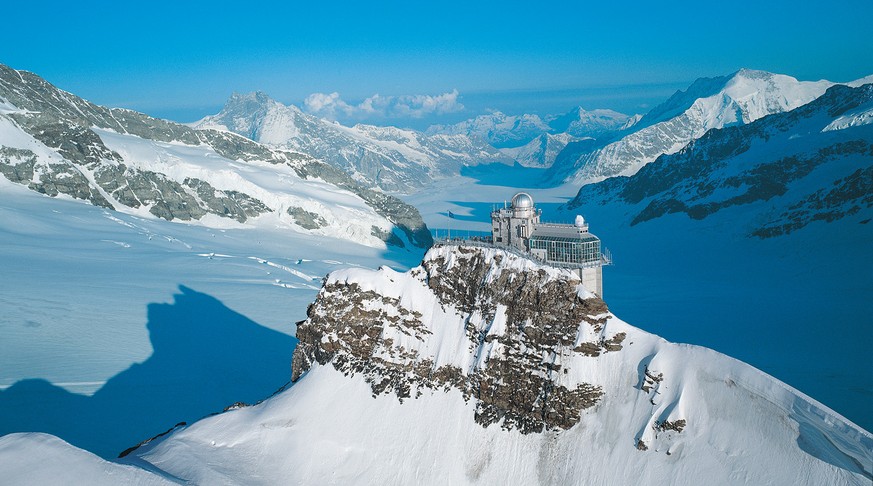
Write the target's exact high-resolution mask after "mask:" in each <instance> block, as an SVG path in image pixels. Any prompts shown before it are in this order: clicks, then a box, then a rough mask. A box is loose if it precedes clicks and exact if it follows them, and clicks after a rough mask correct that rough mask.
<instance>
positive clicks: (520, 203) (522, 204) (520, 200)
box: [512, 192, 534, 209]
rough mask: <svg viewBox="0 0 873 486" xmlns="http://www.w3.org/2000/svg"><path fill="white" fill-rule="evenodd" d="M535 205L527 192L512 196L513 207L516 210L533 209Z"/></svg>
mask: <svg viewBox="0 0 873 486" xmlns="http://www.w3.org/2000/svg"><path fill="white" fill-rule="evenodd" d="M533 205H534V204H533V198H532V197H530V194H528V193H526V192H519V193H518V194H516V195H515V196H512V207H513V208H515V209H526V208H532V207H533Z"/></svg>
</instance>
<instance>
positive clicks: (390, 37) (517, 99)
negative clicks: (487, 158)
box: [0, 0, 873, 126]
mask: <svg viewBox="0 0 873 486" xmlns="http://www.w3.org/2000/svg"><path fill="white" fill-rule="evenodd" d="M3 17H4V20H3V23H2V24H3V28H2V29H0V63H4V64H7V65H10V66H12V67H14V68H17V69H26V70H30V71H34V72H36V73H37V74H39V75H41V76H43V77H45V78H46V79H48V80H49V81H51V82H52V83H54V84H56V85H58V86H60V87H61V88H63V89H66V90H68V91H72V92H74V93H76V94H78V95H80V96H83V97H85V98H87V99H89V100H91V101H94V102H96V103H100V104H105V105H110V106H123V107H128V108H133V109H136V110H140V111H144V112H146V113H149V114H152V115H156V116H161V117H166V118H171V119H176V120H180V121H191V120H194V119H197V118H199V117H201V116H203V115H206V114H209V113H213V112H215V111H217V110H218V109H219V108H220V107H221V105H222V104H223V102H224V100H225V99H226V98H227V97H228V96H229V95H230V94H231V93H232V92H234V91H238V92H248V91H253V90H261V91H265V92H267V93H268V94H270V95H271V96H272V97H273V98H275V99H277V100H280V101H283V102H286V103H294V104H298V105H302V104H303V103H304V100H306V98H307V97H308V96H310V95H312V94H313V93H325V94H331V93H338V95H339V98H340V99H342V100H344V101H345V102H346V103H348V104H349V105H350V106H356V105H357V104H359V103H361V102H362V101H364V100H366V99H367V98H370V97H372V96H373V95H375V94H379V95H381V97H382V100H383V101H384V100H385V99H386V98H385V97H388V98H387V99H389V100H390V99H392V98H391V97H398V96H414V95H426V96H431V97H435V96H439V95H441V94H445V93H453V91H454V90H457V92H458V95H457V97H456V100H455V101H456V105H455V106H454V108H452V109H449V110H444V111H442V112H439V113H437V112H432V113H429V114H421V113H417V114H416V113H412V114H407V115H399V114H397V113H395V114H394V115H395V118H404V117H405V118H408V120H407V121H408V125H413V126H414V125H424V124H427V123H430V122H449V121H455V120H457V119H462V118H466V117H468V116H471V115H475V114H477V113H479V112H482V111H484V110H486V109H500V110H503V111H506V112H509V113H520V112H533V113H541V114H545V113H556V112H561V111H566V110H568V109H570V108H571V107H573V106H574V105H579V104H581V105H582V106H583V107H585V108H588V109H592V108H613V109H617V110H619V111H624V112H628V113H630V112H644V111H646V109H647V108H648V107H650V106H651V105H652V104H655V103H658V102H659V101H662V100H663V99H665V98H666V97H667V96H669V95H670V94H671V93H672V92H673V91H675V90H676V89H679V88H683V87H685V86H687V85H688V84H690V82H691V81H693V80H694V79H696V78H698V77H703V76H716V75H723V74H728V73H730V72H733V71H735V70H737V69H739V68H741V67H751V68H756V69H764V70H768V71H773V72H779V73H784V74H789V75H792V76H795V77H797V78H799V79H803V80H811V79H822V78H825V79H830V80H832V81H848V80H852V79H856V78H859V77H862V76H865V75H867V74H871V73H873V36H871V35H870V21H871V19H873V2H871V1H870V0H835V1H831V2H827V3H824V2H820V3H819V2H816V3H813V2H796V1H764V0H762V1H755V2H749V1H734V2H730V3H724V2H717V3H716V4H712V5H711V4H710V2H684V1H669V0H668V1H660V2H612V3H608V4H607V3H601V4H586V2H582V1H576V2H550V3H549V4H547V5H546V4H543V3H541V2H524V3H513V2H475V1H469V0H468V1H463V2H461V1H443V2H439V3H429V2H409V1H404V2H360V1H358V2H349V3H332V2H311V1H310V2H305V3H300V4H298V2H284V3H278V4H276V5H264V4H258V3H255V2H250V3H244V2H163V1H156V2H150V3H145V2H142V3H136V2H120V3H118V4H116V3H109V2H82V3H80V2H67V3H61V4H57V5H55V4H52V3H50V2H49V3H46V2H15V3H14V4H10V5H7V6H5V7H4V16H3ZM394 99H395V101H396V100H397V99H398V98H394ZM399 99H400V100H403V99H404V98H399ZM459 106H463V108H462V109H461V108H458V107H459ZM416 116H418V118H415V117H416Z"/></svg>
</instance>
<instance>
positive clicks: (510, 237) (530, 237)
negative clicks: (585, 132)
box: [491, 192, 610, 297]
mask: <svg viewBox="0 0 873 486" xmlns="http://www.w3.org/2000/svg"><path fill="white" fill-rule="evenodd" d="M541 213H542V211H540V210H539V209H537V208H536V207H535V206H534V202H533V198H532V197H531V196H530V194H528V193H526V192H519V193H518V194H516V195H515V196H513V198H512V203H511V204H510V205H509V206H507V205H506V204H504V207H503V208H500V209H495V210H494V211H492V212H491V241H492V242H493V244H494V245H496V246H505V247H511V248H515V249H517V250H521V251H522V252H525V253H530V254H531V255H533V256H534V257H536V258H537V259H539V260H542V261H545V262H546V263H549V264H551V265H554V266H557V267H564V268H571V269H573V270H574V271H575V272H576V273H577V274H578V275H579V278H581V279H582V285H584V286H585V288H586V289H588V290H589V291H591V292H594V293H595V294H597V295H598V296H600V297H603V265H608V264H609V263H610V259H609V258H608V257H607V256H605V255H602V254H601V253H600V238H598V237H596V236H594V235H592V234H591V233H589V232H588V224H586V223H585V219H584V218H583V217H582V216H576V222H575V224H556V223H541V222H540V214H541Z"/></svg>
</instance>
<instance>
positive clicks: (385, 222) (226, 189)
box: [0, 65, 430, 246]
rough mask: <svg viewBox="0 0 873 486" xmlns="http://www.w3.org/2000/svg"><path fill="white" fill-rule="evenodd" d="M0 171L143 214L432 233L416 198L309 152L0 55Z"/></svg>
mask: <svg viewBox="0 0 873 486" xmlns="http://www.w3.org/2000/svg"><path fill="white" fill-rule="evenodd" d="M0 173H2V174H3V175H4V176H5V177H6V178H7V179H9V180H11V181H13V182H16V183H19V184H23V185H25V186H27V187H29V188H31V189H33V190H35V191H38V192H41V193H44V194H47V195H50V196H56V195H59V194H64V195H67V196H71V197H73V198H76V199H82V200H85V201H88V202H90V203H91V204H94V205H97V206H101V207H104V208H109V209H114V210H117V211H123V212H129V213H131V214H137V215H140V216H145V217H158V218H163V219H167V220H180V221H199V222H200V223H202V224H207V225H213V226H227V225H233V224H244V223H245V224H257V221H269V222H268V223H266V224H271V225H272V224H280V225H284V226H287V227H288V228H289V229H292V230H295V231H303V232H309V233H313V234H318V235H323V236H330V237H336V238H343V239H348V240H351V241H354V242H357V243H361V244H365V245H384V242H388V243H391V244H397V245H404V244H410V243H411V244H413V245H419V246H427V245H428V244H429V243H430V235H429V232H428V230H427V228H426V227H425V226H424V223H423V222H422V220H421V217H420V216H419V215H418V213H417V211H416V210H415V209H414V208H412V207H410V206H408V205H406V204H404V203H402V202H401V201H400V200H398V199H396V198H393V197H391V196H387V195H385V194H382V193H380V192H375V191H372V190H370V189H368V188H366V187H364V186H362V185H361V184H359V183H357V182H355V181H353V180H352V179H351V178H350V177H348V176H347V175H346V174H345V173H343V172H341V171H339V170H337V169H335V168H333V167H331V166H329V165H326V164H324V163H322V162H319V161H317V160H315V159H313V158H312V157H310V156H308V155H305V154H301V153H296V152H290V151H282V150H273V149H270V148H267V147H265V146H263V145H260V144H258V143H255V142H252V141H250V140H248V139H246V138H243V137H240V136H239V135H236V134H233V133H228V132H220V131H215V130H194V129H192V128H189V127H187V126H183V125H179V124H176V123H172V122H168V121H164V120H159V119H155V118H151V117H148V116H146V115H143V114H140V113H136V112H133V111H130V110H123V109H114V108H113V109H107V108H104V107H101V106H97V105H94V104H92V103H89V102H87V101H85V100H83V99H81V98H79V97H77V96H75V95H72V94H70V93H67V92H64V91H61V90H59V89H57V88H56V87H54V86H52V85H51V84H49V83H47V82H46V81H45V80H43V79H42V78H40V77H38V76H36V75H34V74H32V73H28V72H24V71H16V70H14V69H11V68H9V67H6V66H2V65H0Z"/></svg>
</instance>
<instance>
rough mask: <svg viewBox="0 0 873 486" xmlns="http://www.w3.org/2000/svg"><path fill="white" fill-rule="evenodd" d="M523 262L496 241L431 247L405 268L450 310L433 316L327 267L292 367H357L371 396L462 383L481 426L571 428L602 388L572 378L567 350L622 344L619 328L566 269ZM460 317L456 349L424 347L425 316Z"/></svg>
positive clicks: (597, 350)
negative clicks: (443, 352)
mask: <svg viewBox="0 0 873 486" xmlns="http://www.w3.org/2000/svg"><path fill="white" fill-rule="evenodd" d="M522 262H524V260H523V259H520V258H519V257H516V256H514V255H511V254H507V253H504V252H502V251H496V250H483V249H481V248H472V247H471V248H465V247H441V248H438V249H434V250H432V251H431V252H430V253H429V254H428V257H427V258H426V259H425V261H424V262H423V264H422V266H421V267H419V268H417V269H415V270H414V271H413V272H412V274H411V276H412V279H413V281H414V283H415V285H417V286H420V288H419V289H417V290H418V291H421V292H426V293H427V294H428V297H430V298H431V299H432V302H433V304H434V305H436V306H438V307H439V309H440V310H441V311H442V312H445V318H446V319H447V321H441V322H437V323H433V324H432V323H426V322H425V321H424V319H425V318H424V315H423V314H424V313H423V312H422V311H420V310H415V308H412V309H410V308H409V307H408V303H407V302H404V301H403V300H402V298H397V297H393V296H390V295H384V294H380V293H378V292H375V291H373V290H368V289H366V288H364V287H362V286H361V285H360V284H359V283H357V282H354V281H349V280H342V279H340V278H333V277H332V278H330V279H328V281H327V282H326V284H325V286H324V288H323V289H322V291H321V292H320V293H319V295H318V298H317V300H316V301H315V303H314V304H312V305H311V306H310V308H309V310H308V319H307V320H306V321H304V322H301V323H299V325H298V329H297V337H298V339H300V344H299V345H298V347H297V349H296V350H295V353H294V362H293V376H292V379H293V380H297V379H299V378H300V376H301V375H302V374H303V373H305V372H306V371H307V370H308V369H309V368H310V367H311V366H312V365H313V364H314V363H319V364H322V365H325V364H330V365H331V366H333V367H334V368H336V369H337V370H339V371H341V372H342V373H344V374H346V375H355V374H362V375H364V376H365V378H366V380H367V382H368V383H370V385H371V387H372V392H373V395H374V396H375V395H379V394H383V393H385V394H394V395H396V396H397V398H398V399H399V400H401V401H402V400H404V399H409V398H415V397H418V396H420V395H421V390H422V389H432V390H433V389H446V390H448V389H452V388H454V389H457V390H460V391H461V393H462V394H463V396H464V398H465V399H466V400H473V401H474V402H475V404H476V415H475V419H476V421H477V422H478V423H479V424H481V425H482V426H485V427H487V426H488V425H490V424H494V423H497V424H500V425H501V426H502V427H503V428H505V429H518V430H520V431H521V432H523V433H531V432H542V431H544V430H551V429H569V428H570V427H572V426H574V425H575V424H577V423H578V422H579V420H580V415H581V414H582V413H583V411H584V410H585V409H587V408H590V407H592V406H593V405H595V404H596V403H598V402H599V401H600V399H601V397H602V395H603V390H602V388H601V387H599V386H595V385H592V384H590V383H586V382H584V381H578V380H573V379H570V378H569V376H568V370H567V369H565V368H564V367H565V366H566V364H567V361H568V360H570V359H572V358H573V357H579V356H585V357H589V358H590V359H596V357H597V356H599V355H600V354H601V353H606V352H615V351H620V350H621V349H622V345H621V342H622V340H623V339H624V335H621V334H616V333H610V332H608V331H607V329H606V325H605V324H606V320H607V319H606V318H607V313H608V311H607V308H606V305H605V304H604V302H603V301H602V300H600V299H599V298H597V297H595V296H593V295H592V294H589V293H587V292H586V291H585V290H583V288H582V286H581V283H580V282H579V280H578V278H575V276H574V275H573V274H572V273H570V272H559V271H555V270H554V269H551V270H547V269H545V268H538V269H535V270H531V269H530V268H527V266H526V265H525V264H524V263H522ZM529 263H530V262H527V264H529ZM425 305H427V304H425ZM458 324H460V326H461V327H460V328H459V330H460V331H462V334H460V333H459V334H458V336H457V338H458V340H459V341H461V342H460V343H458V345H460V346H461V352H462V353H463V356H462V357H461V358H462V359H458V360H444V359H440V358H441V357H440V355H436V356H434V355H430V354H429V353H428V350H427V343H428V341H431V340H432V339H433V337H432V335H433V334H434V333H435V332H438V333H442V332H443V331H444V330H442V329H441V330H433V329H432V326H433V325H436V326H442V325H446V326H451V325H458Z"/></svg>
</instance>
